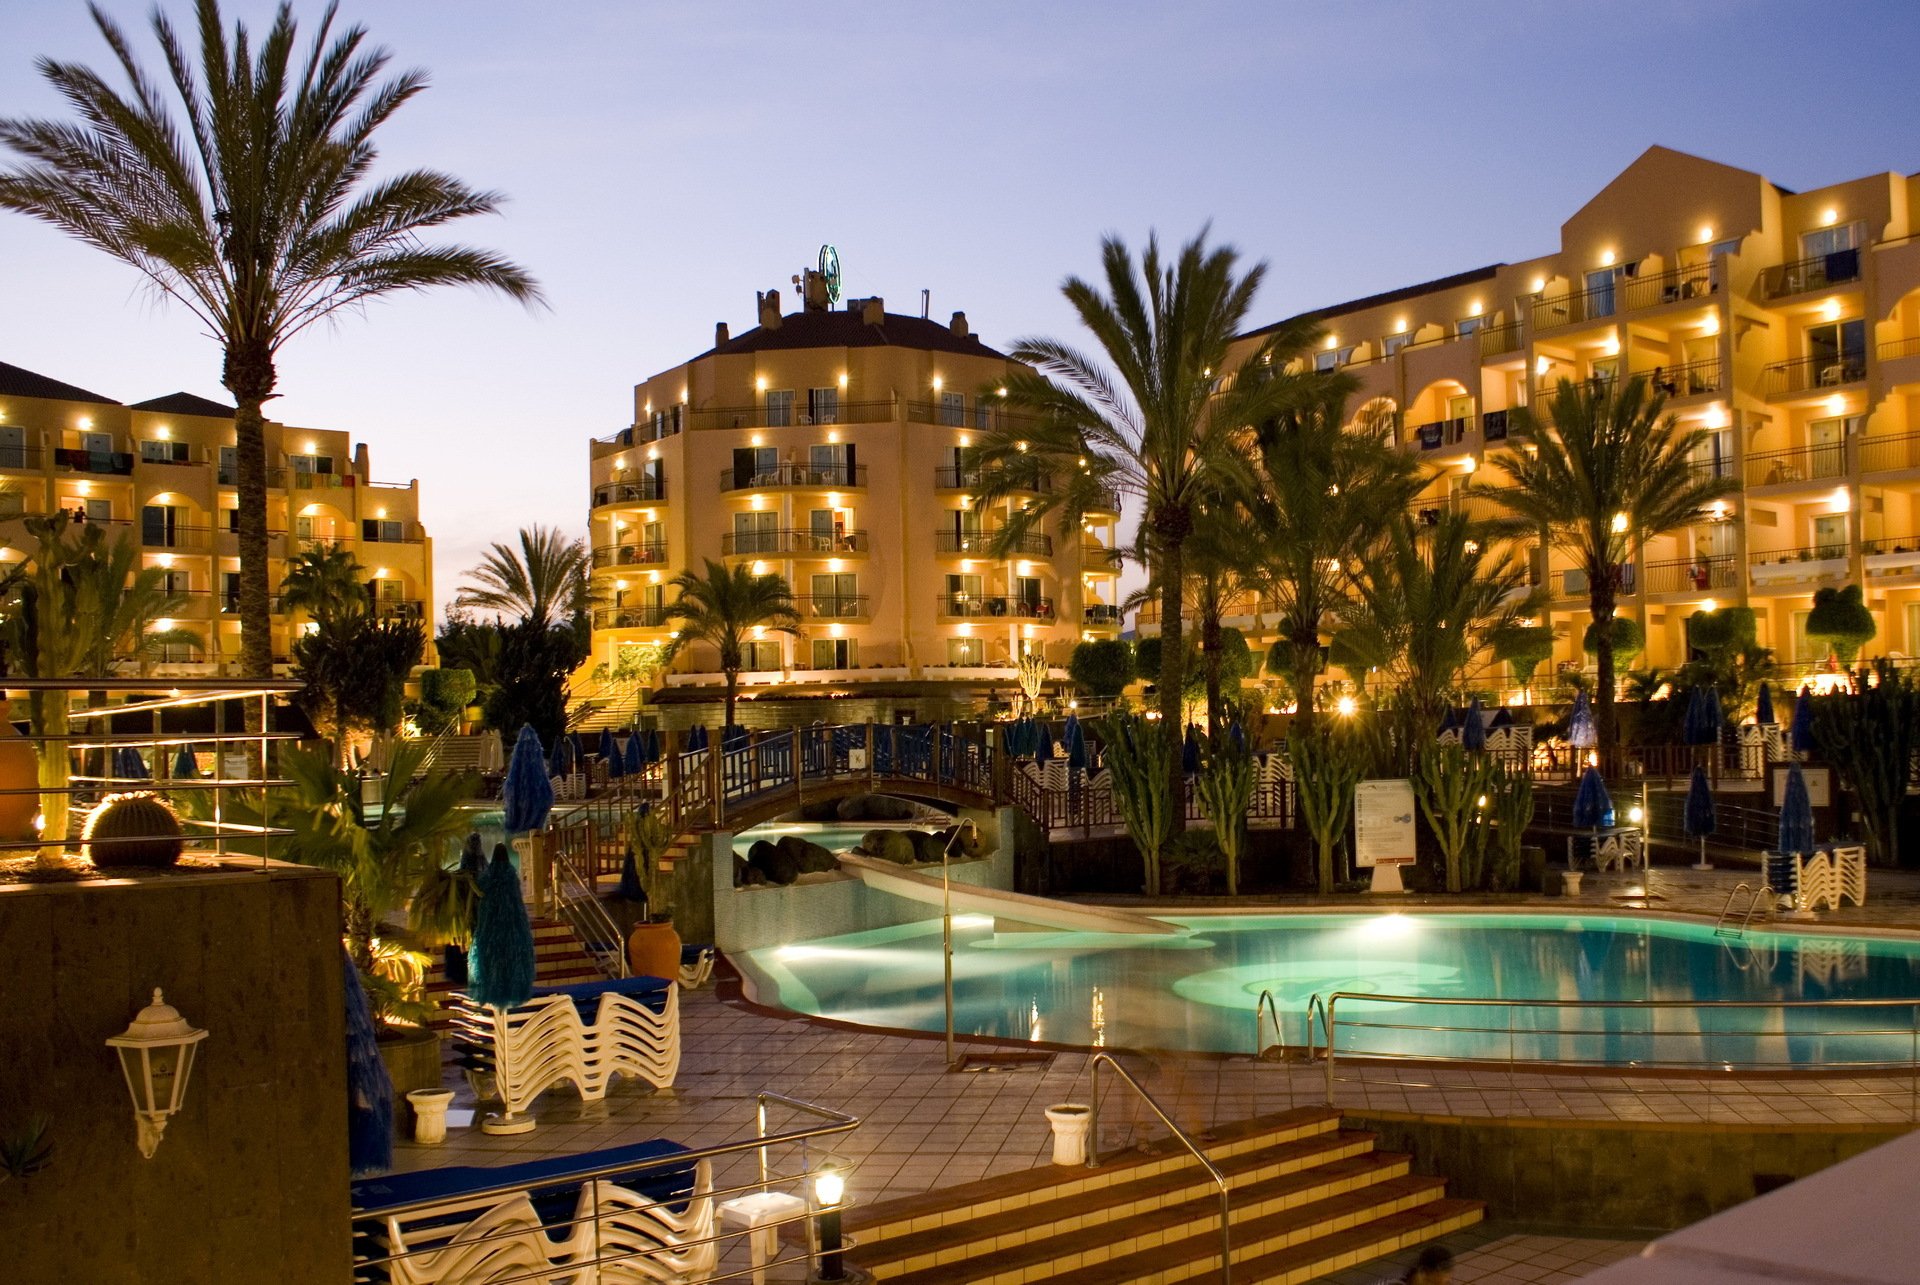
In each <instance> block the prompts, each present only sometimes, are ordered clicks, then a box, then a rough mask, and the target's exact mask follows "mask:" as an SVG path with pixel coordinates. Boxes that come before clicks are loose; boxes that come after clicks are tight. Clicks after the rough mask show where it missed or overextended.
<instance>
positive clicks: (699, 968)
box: [680, 946, 714, 991]
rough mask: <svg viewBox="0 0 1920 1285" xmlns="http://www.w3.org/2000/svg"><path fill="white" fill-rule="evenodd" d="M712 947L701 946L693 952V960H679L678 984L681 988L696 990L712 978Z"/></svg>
mask: <svg viewBox="0 0 1920 1285" xmlns="http://www.w3.org/2000/svg"><path fill="white" fill-rule="evenodd" d="M713 958H714V955H713V947H711V946H702V947H700V949H699V950H697V951H696V952H694V956H693V961H692V962H691V963H689V962H687V961H686V960H685V959H684V958H683V959H682V960H681V961H680V986H681V989H683V990H690V991H697V990H699V989H700V988H701V987H702V986H705V985H706V984H707V983H708V982H710V981H712V980H713Z"/></svg>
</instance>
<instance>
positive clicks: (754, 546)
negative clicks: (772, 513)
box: [720, 527, 869, 558]
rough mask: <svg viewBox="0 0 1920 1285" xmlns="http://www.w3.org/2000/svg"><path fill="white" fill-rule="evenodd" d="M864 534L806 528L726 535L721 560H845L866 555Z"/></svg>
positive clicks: (730, 532) (862, 532) (721, 540)
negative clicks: (794, 557)
mask: <svg viewBox="0 0 1920 1285" xmlns="http://www.w3.org/2000/svg"><path fill="white" fill-rule="evenodd" d="M868 548H869V546H868V544H867V533H866V532H865V531H814V530H811V529H809V528H806V527H799V528H794V529H787V530H774V531H728V532H727V533H725V534H724V535H722V536H721V537H720V553H721V556H723V557H729V558H731V557H761V558H778V557H791V556H793V555H796V554H799V555H805V556H814V557H822V558H834V557H844V556H848V555H853V554H861V553H865V552H867V550H868Z"/></svg>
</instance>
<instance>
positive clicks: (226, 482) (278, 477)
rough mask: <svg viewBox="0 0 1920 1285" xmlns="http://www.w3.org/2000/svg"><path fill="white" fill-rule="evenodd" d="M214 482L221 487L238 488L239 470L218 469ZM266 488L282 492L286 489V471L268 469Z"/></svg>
mask: <svg viewBox="0 0 1920 1285" xmlns="http://www.w3.org/2000/svg"><path fill="white" fill-rule="evenodd" d="M214 481H216V482H217V483H219V484H220V485H221V486H238V485H240V470H239V469H238V468H222V469H219V470H217V471H216V472H215V473H214ZM267 487H268V489H269V490H275V491H284V490H285V489H286V487H287V471H286V470H285V469H283V468H270V469H268V470H267Z"/></svg>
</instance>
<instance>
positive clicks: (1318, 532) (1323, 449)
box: [1248, 375, 1420, 729]
mask: <svg viewBox="0 0 1920 1285" xmlns="http://www.w3.org/2000/svg"><path fill="white" fill-rule="evenodd" d="M1317 378H1321V379H1325V380H1328V381H1329V382H1328V383H1327V385H1326V386H1325V387H1324V388H1323V389H1322V390H1321V393H1320V395H1319V396H1317V397H1315V398H1313V399H1312V400H1311V401H1308V402H1306V403H1304V404H1301V405H1299V406H1296V407H1294V408H1291V409H1290V410H1289V411H1288V412H1287V413H1286V414H1283V415H1279V416H1275V417H1272V418H1269V419H1267V420H1265V421H1263V422H1262V424H1261V426H1260V431H1259V459H1260V482H1261V488H1260V490H1259V492H1258V493H1256V495H1255V496H1254V498H1253V500H1252V501H1251V503H1250V504H1249V506H1248V514H1249V521H1250V524H1251V529H1252V530H1253V531H1254V533H1255V534H1256V536H1257V540H1258V543H1259V545H1260V546H1261V548H1262V549H1263V550H1264V556H1263V558H1262V560H1261V562H1260V564H1259V566H1258V568H1257V571H1256V574H1255V577H1254V578H1255V582H1256V583H1257V584H1258V585H1259V587H1260V589H1261V590H1262V591H1263V593H1264V594H1265V595H1266V596H1267V597H1269V598H1271V599H1272V600H1273V602H1274V605H1275V608H1276V611H1277V613H1278V616H1279V619H1278V620H1277V621H1276V622H1275V623H1276V626H1277V632H1278V633H1279V635H1280V637H1279V640H1278V641H1277V642H1276V643H1275V645H1274V654H1275V655H1276V656H1277V657H1280V658H1282V659H1283V660H1284V666H1283V668H1284V670H1285V672H1286V676H1287V681H1288V683H1289V685H1291V686H1292V688H1293V692H1294V698H1295V710H1296V714H1295V719H1296V721H1297V724H1298V725H1299V726H1300V727H1301V728H1303V729H1304V728H1310V727H1311V726H1312V725H1313V720H1314V707H1313V693H1314V684H1315V682H1316V680H1317V679H1318V677H1319V675H1320V672H1321V670H1322V668H1323V667H1324V662H1323V660H1322V654H1321V649H1320V634H1321V631H1322V630H1323V629H1324V628H1325V627H1326V626H1327V624H1328V623H1329V622H1330V621H1331V620H1332V618H1333V616H1334V615H1335V613H1336V612H1338V611H1339V610H1340V609H1341V608H1342V607H1343V606H1345V605H1346V604H1348V603H1349V602H1350V601H1351V599H1352V594H1353V565H1354V561H1355V559H1357V558H1359V557H1361V556H1362V555H1363V554H1364V553H1365V552H1366V551H1367V550H1368V549H1369V548H1371V547H1372V545H1373V544H1374V543H1375V542H1376V541H1377V540H1378V539H1379V537H1380V532H1381V530H1382V528H1383V526H1384V525H1385V524H1386V522H1387V521H1389V520H1390V517H1391V515H1393V514H1397V513H1402V512H1404V511H1405V510H1406V507H1407V505H1408V503H1409V502H1410V501H1411V500H1412V499H1413V496H1414V495H1415V493H1416V492H1417V491H1418V490H1419V487H1420V475H1419V466H1418V465H1417V464H1415V463H1414V461H1413V460H1412V459H1411V458H1409V457H1408V456H1407V455H1406V454H1405V453H1404V452H1402V451H1400V450H1398V449H1396V448H1395V447H1394V445H1393V441H1392V421H1391V418H1390V417H1389V416H1386V415H1384V414H1377V413H1373V412H1367V413H1363V414H1362V415H1361V416H1360V418H1359V420H1358V422H1357V423H1355V424H1353V425H1351V426H1349V425H1348V424H1347V423H1346V403H1347V393H1348V389H1347V387H1344V386H1342V385H1340V384H1336V383H1333V382H1332V380H1334V379H1336V378H1338V377H1337V376H1329V375H1321V376H1317Z"/></svg>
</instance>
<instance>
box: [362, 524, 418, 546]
mask: <svg viewBox="0 0 1920 1285" xmlns="http://www.w3.org/2000/svg"><path fill="white" fill-rule="evenodd" d="M360 538H361V539H362V540H367V541H370V542H372V543H374V544H399V543H401V542H403V541H404V540H405V539H406V538H407V534H406V526H405V524H404V523H400V522H394V521H391V520H389V519H383V518H366V519H363V520H362V521H361V523H360Z"/></svg>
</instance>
